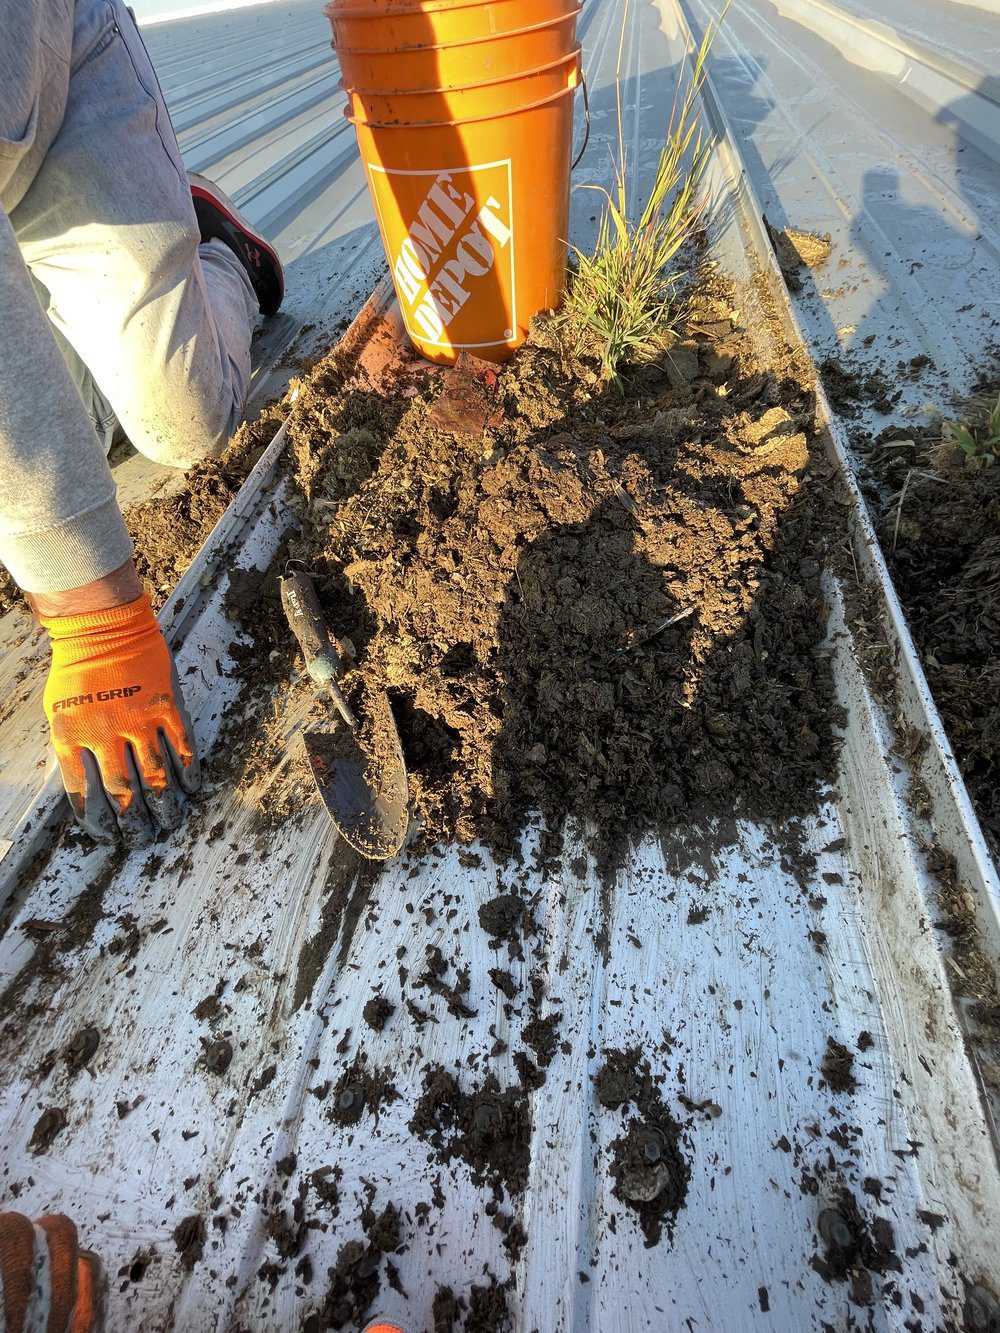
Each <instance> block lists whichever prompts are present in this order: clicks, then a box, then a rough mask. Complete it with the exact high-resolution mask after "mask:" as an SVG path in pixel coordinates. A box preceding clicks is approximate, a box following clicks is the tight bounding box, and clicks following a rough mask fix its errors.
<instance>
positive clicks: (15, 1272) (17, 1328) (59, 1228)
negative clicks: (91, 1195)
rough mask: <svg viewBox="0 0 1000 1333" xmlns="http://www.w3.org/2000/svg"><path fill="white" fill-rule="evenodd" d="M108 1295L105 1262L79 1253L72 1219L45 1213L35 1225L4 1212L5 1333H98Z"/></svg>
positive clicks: (0, 1260)
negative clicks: (42, 1332)
mask: <svg viewBox="0 0 1000 1333" xmlns="http://www.w3.org/2000/svg"><path fill="white" fill-rule="evenodd" d="M46 1259H47V1262H46ZM104 1291H105V1282H104V1270H103V1267H102V1265H101V1261H100V1260H99V1259H98V1257H97V1255H96V1254H92V1253H91V1252H90V1251H89V1250H81V1249H80V1247H79V1244H78V1241H77V1235H76V1227H75V1226H74V1225H73V1223H72V1222H71V1221H70V1220H69V1218H68V1217H64V1216H63V1215H62V1214H61V1213H46V1214H45V1216H44V1217H40V1218H38V1219H37V1221H35V1222H34V1223H32V1222H30V1221H29V1220H28V1218H26V1217H24V1216H23V1215H22V1214H21V1213H0V1327H2V1328H5V1329H6V1330H7V1333H27V1330H28V1329H33V1328H44V1329H47V1330H49V1333H99V1330H100V1329H101V1328H103V1327H104V1310H103V1307H104Z"/></svg>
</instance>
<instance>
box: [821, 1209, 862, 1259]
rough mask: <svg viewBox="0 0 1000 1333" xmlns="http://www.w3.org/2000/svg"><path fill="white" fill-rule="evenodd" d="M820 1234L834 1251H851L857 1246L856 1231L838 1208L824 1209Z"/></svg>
mask: <svg viewBox="0 0 1000 1333" xmlns="http://www.w3.org/2000/svg"><path fill="white" fill-rule="evenodd" d="M819 1234H820V1236H821V1237H822V1238H823V1240H824V1241H825V1242H826V1244H827V1245H829V1246H830V1247H831V1249H834V1250H851V1249H853V1248H854V1246H855V1244H856V1237H855V1235H854V1231H853V1230H852V1228H851V1227H850V1226H849V1225H848V1223H847V1221H846V1219H845V1218H844V1215H843V1213H840V1212H838V1211H837V1209H836V1208H824V1209H823V1211H822V1212H821V1213H820V1215H819Z"/></svg>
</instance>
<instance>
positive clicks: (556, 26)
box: [337, 4, 580, 92]
mask: <svg viewBox="0 0 1000 1333" xmlns="http://www.w3.org/2000/svg"><path fill="white" fill-rule="evenodd" d="M579 13H580V6H579V5H578V4H567V6H566V10H565V13H564V14H562V15H561V16H560V17H559V18H556V19H551V20H549V22H547V23H536V24H533V25H532V26H531V27H530V28H520V29H517V30H515V31H514V32H505V33H500V34H497V35H491V34H487V35H486V36H484V37H477V38H476V39H475V40H468V41H465V42H458V43H454V44H452V45H450V46H410V47H399V48H396V49H394V50H386V49H385V48H384V47H383V48H380V49H377V50H369V51H364V50H354V49H352V48H351V47H350V46H348V45H343V44H340V43H338V45H337V58H338V59H339V61H340V72H341V74H342V75H343V83H344V86H345V87H347V88H374V89H393V90H395V91H398V92H416V91H419V90H421V89H428V88H456V87H468V86H469V85H470V84H476V83H488V82H491V81H492V80H495V79H501V78H507V77H509V76H510V75H512V74H523V73H525V72H527V71H530V70H535V69H540V68H541V67H542V66H545V65H550V64H552V63H553V62H555V61H558V60H561V59H563V58H564V57H565V56H568V55H570V54H571V53H572V52H573V51H574V50H575V48H576V20H577V16H578V14H579ZM360 40H369V41H370V40H372V36H371V34H370V33H369V34H362V35H361V38H360Z"/></svg>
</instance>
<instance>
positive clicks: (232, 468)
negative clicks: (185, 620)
mask: <svg viewBox="0 0 1000 1333" xmlns="http://www.w3.org/2000/svg"><path fill="white" fill-rule="evenodd" d="M282 419H283V416H282V413H281V412H280V410H279V409H277V408H274V409H270V410H268V411H266V412H264V413H263V415H262V416H261V417H259V418H258V419H257V420H256V421H255V422H253V423H252V424H246V425H243V426H241V427H240V429H239V430H238V431H237V433H236V434H235V435H234V436H233V438H232V440H231V441H230V442H229V444H228V445H227V447H226V450H225V452H224V453H223V454H222V455H221V457H219V458H217V459H213V460H212V461H211V462H207V463H199V464H198V465H197V466H195V467H193V468H191V469H190V470H189V471H188V472H187V473H185V475H184V485H183V487H182V488H181V489H180V490H179V491H178V492H177V493H176V494H171V495H167V496H159V497H156V498H154V499H152V500H145V501H143V502H142V503H141V504H137V505H133V506H132V507H131V508H130V509H127V510H125V512H124V517H125V523H126V525H127V527H128V530H129V532H130V533H131V536H132V541H133V543H134V545H135V567H136V569H137V570H138V573H139V577H140V578H141V579H142V581H143V583H144V584H145V585H146V587H147V588H148V589H149V591H150V594H151V596H152V598H153V604H154V606H156V607H160V606H162V605H163V603H164V602H165V601H166V600H167V598H168V597H169V596H170V593H171V592H172V591H173V589H174V588H175V587H176V585H177V581H178V580H179V579H180V577H181V575H182V574H183V573H184V571H185V570H186V569H187V567H188V566H189V565H190V563H191V561H192V560H193V559H194V557H195V555H197V553H198V551H199V550H200V549H201V547H202V546H203V545H204V543H205V540H206V538H207V537H208V535H209V533H210V532H211V531H212V529H213V528H214V527H215V525H216V523H218V521H219V519H220V518H221V517H222V515H223V514H224V513H225V512H226V510H227V509H228V507H229V505H230V504H231V503H232V500H233V497H234V496H235V495H236V493H237V491H238V490H239V488H240V486H241V485H242V484H243V482H244V481H245V480H246V478H247V475H248V474H249V472H250V471H251V469H252V468H253V466H254V464H255V463H256V462H257V461H258V459H259V458H260V456H261V454H263V452H264V450H265V449H266V448H267V446H268V444H269V443H270V441H271V439H272V438H273V436H274V433H275V431H276V430H277V429H278V427H279V426H280V425H281V421H282Z"/></svg>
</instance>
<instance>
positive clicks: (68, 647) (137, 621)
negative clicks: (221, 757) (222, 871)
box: [39, 593, 201, 845]
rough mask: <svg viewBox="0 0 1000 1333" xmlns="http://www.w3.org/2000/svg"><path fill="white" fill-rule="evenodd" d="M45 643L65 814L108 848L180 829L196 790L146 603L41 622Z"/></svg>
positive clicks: (185, 720) (172, 675)
mask: <svg viewBox="0 0 1000 1333" xmlns="http://www.w3.org/2000/svg"><path fill="white" fill-rule="evenodd" d="M39 619H40V620H41V623H42V624H43V625H44V626H45V628H46V629H47V630H48V631H49V638H50V640H51V643H52V666H51V667H50V669H49V678H48V682H47V683H46V686H45V695H44V704H45V713H46V716H47V717H48V719H49V729H50V731H51V733H52V743H53V745H54V746H55V751H56V758H57V759H58V760H59V767H60V768H61V769H62V778H63V783H64V785H65V787H66V792H67V794H68V796H69V799H70V804H71V805H72V806H73V813H74V814H75V815H76V817H77V819H78V820H79V821H80V823H81V824H82V825H83V827H84V828H85V829H86V830H87V832H88V833H90V834H91V835H92V836H93V837H95V838H97V839H98V840H99V841H101V842H106V841H108V840H110V839H113V838H114V837H115V836H116V831H117V830H120V831H121V832H122V833H123V834H124V835H125V838H126V840H127V841H129V842H131V843H133V844H136V845H138V844H141V843H143V842H148V841H149V840H150V838H151V837H152V835H153V832H154V830H155V828H156V827H157V826H158V827H160V828H165V829H170V828H176V827H177V825H178V824H179V823H180V822H181V818H182V810H181V803H180V794H179V793H180V790H183V791H185V792H189V793H190V792H193V791H197V789H198V787H199V786H200V785H201V774H200V771H199V767H198V757H197V755H196V753H195V748H194V732H193V730H192V727H191V721H190V719H189V717H188V715H187V712H186V711H185V708H184V701H183V699H182V698H181V692H180V686H179V684H178V681H177V671H176V669H175V667H174V664H173V660H172V659H171V656H170V650H169V649H168V648H167V645H166V642H165V641H164V638H163V633H162V631H161V630H160V627H159V625H158V624H157V621H156V617H155V616H154V615H153V611H152V607H151V606H150V602H149V596H148V594H147V593H143V595H142V596H141V597H140V598H138V600H137V601H134V602H129V603H128V605H127V606H116V607H112V608H111V609H110V610H107V611H90V612H87V613H86V614H85V615H79V616H40V617H39Z"/></svg>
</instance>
